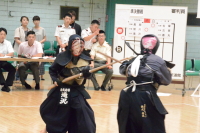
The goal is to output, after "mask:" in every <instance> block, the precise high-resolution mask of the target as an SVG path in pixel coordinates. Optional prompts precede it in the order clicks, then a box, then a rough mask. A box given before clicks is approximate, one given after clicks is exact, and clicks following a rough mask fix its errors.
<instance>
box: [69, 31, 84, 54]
mask: <svg viewBox="0 0 200 133" xmlns="http://www.w3.org/2000/svg"><path fill="white" fill-rule="evenodd" d="M84 45H85V42H84V40H83V39H82V38H81V37H80V36H79V35H77V34H74V35H71V36H70V38H69V41H68V47H67V50H69V51H71V53H72V55H73V56H79V55H80V54H81V53H82V52H83V49H84Z"/></svg>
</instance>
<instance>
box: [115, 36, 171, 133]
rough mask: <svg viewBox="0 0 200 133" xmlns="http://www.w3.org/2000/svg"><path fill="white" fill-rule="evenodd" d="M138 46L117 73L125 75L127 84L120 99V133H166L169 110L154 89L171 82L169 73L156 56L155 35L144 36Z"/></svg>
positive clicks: (156, 43)
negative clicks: (135, 53)
mask: <svg viewBox="0 0 200 133" xmlns="http://www.w3.org/2000/svg"><path fill="white" fill-rule="evenodd" d="M140 45H141V54H140V55H138V56H137V57H136V58H133V59H131V60H129V61H124V62H123V63H122V65H121V66H120V73H121V74H122V75H126V76H127V81H126V85H127V87H126V88H124V89H123V90H122V91H121V93H120V98H119V104H118V114H117V120H118V125H119V133H166V131H165V125H164V119H165V115H166V114H168V112H167V110H166V109H165V108H164V106H163V104H162V103H161V101H160V99H159V97H158V96H157V90H158V86H159V85H169V84H170V83H171V72H170V70H169V69H168V68H167V66H166V63H165V61H164V60H163V59H162V58H160V57H159V56H157V55H155V53H156V51H157V49H158V47H159V40H158V38H157V37H156V36H154V35H150V34H149V35H145V36H143V37H142V39H141V42H140Z"/></svg>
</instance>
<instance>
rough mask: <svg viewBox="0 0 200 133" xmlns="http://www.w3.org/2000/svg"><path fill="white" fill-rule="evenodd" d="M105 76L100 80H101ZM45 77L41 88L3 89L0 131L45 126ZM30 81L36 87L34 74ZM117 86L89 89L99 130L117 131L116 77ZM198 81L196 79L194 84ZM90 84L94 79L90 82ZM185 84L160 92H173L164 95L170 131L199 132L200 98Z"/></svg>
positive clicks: (33, 132) (24, 132) (19, 132)
mask: <svg viewBox="0 0 200 133" xmlns="http://www.w3.org/2000/svg"><path fill="white" fill-rule="evenodd" d="M102 78H103V77H102V76H98V81H100V82H102ZM45 79H46V80H45V81H41V90H39V91H35V90H34V89H33V90H25V89H24V88H22V87H21V86H20V85H16V84H15V85H14V86H15V87H13V88H12V91H11V92H10V93H6V92H2V91H0V133H39V132H40V130H41V129H43V128H44V127H45V124H44V122H43V121H42V119H41V117H40V114H39V106H40V104H41V103H42V102H43V100H44V99H45V98H46V94H47V92H48V90H47V87H48V86H49V85H50V84H51V82H50V77H49V76H48V75H47V74H46V75H45ZM28 83H30V84H31V85H32V86H33V87H34V81H33V80H32V76H31V75H30V76H29V77H28ZM113 84H114V90H112V91H106V92H102V91H94V90H91V89H89V90H88V92H89V94H90V95H91V97H92V99H91V100H88V102H89V103H90V105H91V107H92V108H93V110H94V112H95V121H96V125H97V133H118V126H117V120H116V114H117V103H118V98H119V93H120V89H122V88H123V87H124V81H117V80H116V81H113ZM197 85H198V79H197V78H196V79H194V82H193V86H194V87H195V86H197ZM90 86H92V85H91V82H90ZM181 87H182V85H170V86H168V87H161V88H160V90H159V92H164V93H172V95H170V96H161V97H160V98H161V100H162V102H163V104H164V105H165V107H166V109H167V110H168V111H169V114H168V115H167V116H166V121H165V124H166V130H167V133H200V99H199V98H195V97H191V96H190V94H191V93H192V91H187V92H186V95H185V97H182V96H181V91H180V90H176V89H175V88H181Z"/></svg>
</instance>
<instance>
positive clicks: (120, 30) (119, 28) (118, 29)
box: [116, 27, 124, 34]
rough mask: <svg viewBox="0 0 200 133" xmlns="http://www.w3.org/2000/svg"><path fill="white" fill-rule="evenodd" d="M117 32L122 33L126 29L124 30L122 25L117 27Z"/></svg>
mask: <svg viewBox="0 0 200 133" xmlns="http://www.w3.org/2000/svg"><path fill="white" fill-rule="evenodd" d="M116 32H117V34H122V33H123V32H124V30H123V28H122V27H118V28H117V29H116Z"/></svg>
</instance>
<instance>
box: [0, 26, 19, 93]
mask: <svg viewBox="0 0 200 133" xmlns="http://www.w3.org/2000/svg"><path fill="white" fill-rule="evenodd" d="M6 35H7V30H6V29H5V28H0V57H3V56H13V53H14V50H13V48H12V45H11V43H10V42H9V41H7V40H6V39H5V38H6ZM2 68H3V69H4V70H6V71H7V72H8V76H7V78H6V80H5V78H4V76H3V73H2ZM15 72H16V69H15V67H14V66H12V64H11V63H9V62H7V61H0V85H4V86H3V87H2V89H1V90H2V91H6V92H9V91H10V88H9V87H8V86H12V85H13V81H14V79H15Z"/></svg>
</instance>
